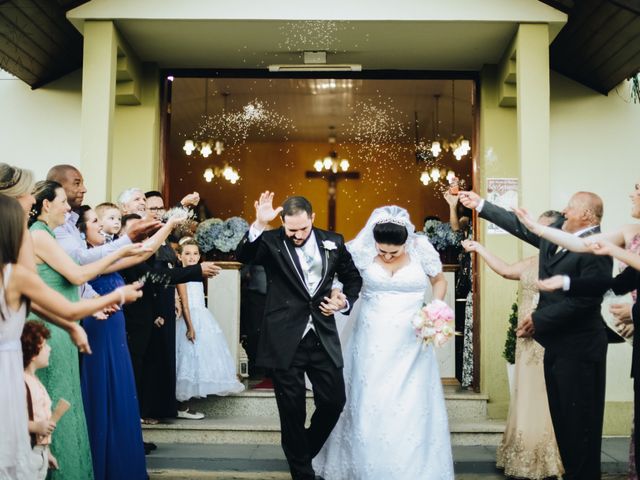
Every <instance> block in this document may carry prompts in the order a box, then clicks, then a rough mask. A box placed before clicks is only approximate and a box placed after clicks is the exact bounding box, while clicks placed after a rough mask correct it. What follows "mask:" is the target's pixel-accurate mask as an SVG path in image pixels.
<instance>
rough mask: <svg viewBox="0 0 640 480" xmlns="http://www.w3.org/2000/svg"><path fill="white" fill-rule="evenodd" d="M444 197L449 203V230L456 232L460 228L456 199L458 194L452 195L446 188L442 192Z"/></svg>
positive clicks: (458, 197)
mask: <svg viewBox="0 0 640 480" xmlns="http://www.w3.org/2000/svg"><path fill="white" fill-rule="evenodd" d="M443 196H444V199H445V201H446V202H447V203H448V204H449V223H450V224H451V230H453V231H454V232H457V231H459V230H460V221H459V219H458V210H457V206H458V200H459V199H460V196H459V195H454V194H452V193H451V192H449V191H448V190H447V191H446V192H445V193H444V195H443Z"/></svg>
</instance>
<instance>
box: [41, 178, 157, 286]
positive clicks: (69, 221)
mask: <svg viewBox="0 0 640 480" xmlns="http://www.w3.org/2000/svg"><path fill="white" fill-rule="evenodd" d="M47 180H53V181H54V182H58V183H59V184H60V185H62V188H63V189H64V191H65V193H66V194H67V201H68V202H69V205H70V206H71V209H72V211H71V212H69V213H68V214H67V217H66V219H65V223H64V224H62V225H61V226H59V227H58V228H56V229H55V230H54V233H55V234H56V240H57V241H58V243H59V244H60V246H61V247H62V248H63V250H64V251H65V252H67V254H68V255H69V256H70V257H71V258H73V259H74V260H75V261H76V262H77V263H78V264H80V265H86V264H87V263H91V262H95V261H96V260H99V259H101V258H103V257H105V256H106V255H109V254H110V253H112V252H114V251H116V250H118V249H119V248H121V247H122V246H124V245H129V244H130V243H131V242H132V241H133V242H138V241H141V240H143V239H145V238H147V235H148V234H149V233H151V232H152V231H154V230H157V229H158V228H159V227H160V226H161V223H160V222H157V221H145V222H138V223H137V224H136V225H135V226H134V227H132V228H131V229H130V230H129V231H128V232H127V235H123V236H121V237H120V238H119V239H117V240H115V241H114V242H109V243H105V244H104V245H100V246H98V247H94V248H87V242H86V241H85V240H84V238H82V234H81V233H80V230H78V228H77V227H76V222H77V221H78V214H77V213H76V212H75V210H76V209H78V208H79V207H80V206H81V205H82V202H83V201H84V194H85V193H87V188H86V187H85V186H84V178H83V177H82V174H81V173H80V170H78V169H77V168H76V167H74V166H73V165H55V166H53V167H51V169H50V170H49V172H48V173H47ZM105 200H106V199H105ZM81 291H82V296H83V297H85V298H90V297H93V296H96V295H97V293H95V291H94V290H93V288H91V285H89V284H88V283H86V284H84V285H83V287H82V289H81Z"/></svg>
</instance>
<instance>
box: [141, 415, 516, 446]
mask: <svg viewBox="0 0 640 480" xmlns="http://www.w3.org/2000/svg"><path fill="white" fill-rule="evenodd" d="M167 422H168V423H162V424H158V425H144V426H143V434H144V439H145V441H147V442H154V443H173V444H181V443H186V444H189V443H196V444H229V443H232V444H244V445H247V444H257V445H278V444H279V443H280V423H279V420H278V417H277V416H276V417H265V416H252V417H250V416H244V415H243V416H224V417H218V418H216V417H208V418H205V419H203V420H177V419H176V420H168V421H167ZM449 429H450V431H451V441H452V444H453V445H498V444H499V443H500V439H501V438H502V432H503V431H504V422H502V421H495V420H487V419H475V420H465V421H451V422H450V424H449Z"/></svg>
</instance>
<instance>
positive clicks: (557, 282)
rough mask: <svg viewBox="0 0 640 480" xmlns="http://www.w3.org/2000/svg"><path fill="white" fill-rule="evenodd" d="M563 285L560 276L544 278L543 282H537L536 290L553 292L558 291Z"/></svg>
mask: <svg viewBox="0 0 640 480" xmlns="http://www.w3.org/2000/svg"><path fill="white" fill-rule="evenodd" d="M563 285H564V280H563V278H562V275H554V276H553V277H549V278H545V279H544V280H538V290H540V291H541V292H553V291H554V290H560V289H561V288H562V286H563Z"/></svg>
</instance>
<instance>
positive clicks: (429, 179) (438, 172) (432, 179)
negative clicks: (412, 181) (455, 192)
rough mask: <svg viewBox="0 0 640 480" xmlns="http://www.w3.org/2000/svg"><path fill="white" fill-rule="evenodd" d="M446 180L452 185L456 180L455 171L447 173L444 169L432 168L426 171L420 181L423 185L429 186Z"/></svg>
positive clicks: (421, 175)
mask: <svg viewBox="0 0 640 480" xmlns="http://www.w3.org/2000/svg"><path fill="white" fill-rule="evenodd" d="M445 179H446V180H447V182H449V184H452V183H453V181H454V180H455V179H456V174H455V172H454V171H453V170H449V171H447V170H446V169H444V168H438V167H432V168H431V169H430V170H429V169H426V170H425V171H424V172H422V173H421V174H420V181H421V182H422V184H423V185H429V184H430V183H436V182H440V181H443V180H445Z"/></svg>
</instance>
